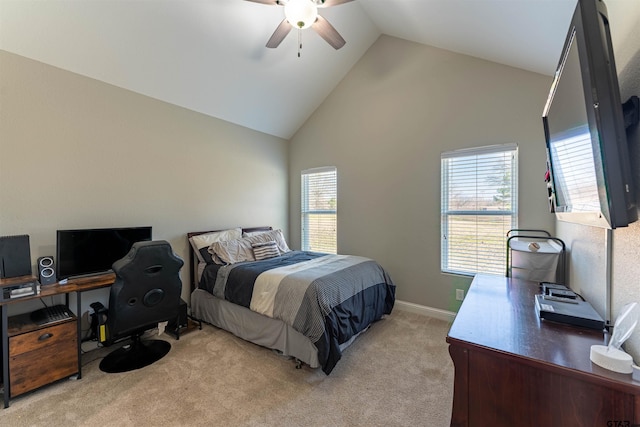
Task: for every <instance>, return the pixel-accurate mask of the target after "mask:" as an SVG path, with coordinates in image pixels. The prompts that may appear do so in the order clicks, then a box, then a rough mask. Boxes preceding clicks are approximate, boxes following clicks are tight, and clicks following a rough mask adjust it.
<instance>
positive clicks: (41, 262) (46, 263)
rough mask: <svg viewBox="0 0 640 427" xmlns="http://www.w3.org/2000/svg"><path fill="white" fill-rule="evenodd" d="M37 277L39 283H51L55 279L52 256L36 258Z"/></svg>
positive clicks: (54, 281)
mask: <svg viewBox="0 0 640 427" xmlns="http://www.w3.org/2000/svg"><path fill="white" fill-rule="evenodd" d="M38 279H39V280H40V284H41V285H43V286H44V285H52V284H54V283H56V282H57V280H56V267H55V265H54V263H53V257H52V256H42V257H40V258H38Z"/></svg>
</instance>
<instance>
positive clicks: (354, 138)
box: [289, 36, 554, 310]
mask: <svg viewBox="0 0 640 427" xmlns="http://www.w3.org/2000/svg"><path fill="white" fill-rule="evenodd" d="M550 83H551V78H550V77H548V76H542V75H539V74H534V73H530V72H526V71H522V70H518V69H515V68H511V67H506V66H502V65H499V64H496V63H492V62H487V61H483V60H479V59H475V58H471V57H468V56H464V55H459V54H456V53H452V52H449V51H445V50H441V49H437V48H433V47H429V46H424V45H420V44H416V43H412V42H408V41H404V40H400V39H397V38H393V37H389V36H382V37H380V38H379V39H378V41H377V42H376V43H374V45H373V46H372V47H371V48H370V49H369V51H368V52H367V53H366V54H365V55H364V56H363V57H362V58H361V60H360V61H359V62H358V63H357V64H356V65H355V66H354V68H353V69H352V70H351V71H350V72H349V74H347V76H346V77H345V78H344V80H343V81H342V82H341V83H340V84H339V85H338V86H337V88H336V89H335V90H334V91H333V93H331V95H330V96H329V97H328V98H327V99H326V100H325V101H324V103H323V104H322V105H321V106H320V107H319V108H318V110H316V112H315V113H314V114H313V115H312V116H311V118H310V119H309V120H308V121H307V122H306V123H305V124H304V126H303V127H302V128H301V129H300V130H299V131H298V132H297V133H296V135H295V136H294V138H293V139H292V141H291V148H290V163H289V170H290V211H289V214H290V230H291V232H290V241H291V243H292V245H293V246H294V247H299V245H300V231H299V230H300V172H301V171H302V170H304V169H308V168H312V167H318V166H329V165H331V166H336V167H337V170H338V252H340V253H345V254H358V255H363V256H369V257H372V258H374V259H376V260H377V261H378V262H380V264H382V265H383V266H384V267H385V268H387V269H388V270H389V272H390V274H391V276H392V278H393V279H394V281H395V282H396V284H397V286H398V291H397V292H398V293H397V297H398V298H399V299H401V300H404V301H407V302H411V303H415V304H419V305H424V306H429V307H433V308H438V309H444V310H457V308H458V307H459V302H458V301H455V289H456V288H463V289H466V288H467V287H468V285H469V283H470V278H468V277H464V276H455V275H445V274H442V273H441V272H440V153H441V152H443V151H449V150H454V149H459V148H467V147H475V146H483V145H492V144H503V143H511V142H515V143H517V144H518V146H519V156H520V177H519V178H520V201H519V209H520V226H521V227H526V228H544V229H548V230H549V231H551V232H553V231H554V229H553V227H554V222H553V216H552V215H551V214H549V213H548V208H547V202H546V198H545V186H544V183H543V176H544V170H545V151H544V132H543V128H542V120H541V115H542V108H543V106H544V102H545V100H546V96H547V93H548V89H549V85H550Z"/></svg>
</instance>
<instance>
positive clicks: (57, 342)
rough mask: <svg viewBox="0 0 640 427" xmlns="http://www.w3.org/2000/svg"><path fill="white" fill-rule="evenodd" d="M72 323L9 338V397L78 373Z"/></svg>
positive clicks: (74, 328) (73, 325)
mask: <svg viewBox="0 0 640 427" xmlns="http://www.w3.org/2000/svg"><path fill="white" fill-rule="evenodd" d="M76 327H77V325H76V322H66V323H62V324H58V325H55V326H50V327H46V328H42V329H39V330H37V331H33V332H29V333H26V334H22V335H16V336H15V337H11V338H10V339H9V384H10V386H11V397H13V396H17V395H19V394H22V393H26V392H28V391H31V390H34V389H36V388H38V387H41V386H43V385H45V384H49V383H51V382H54V381H57V380H60V379H63V378H66V377H69V376H71V375H73V374H76V373H78V346H77V343H78V341H77V335H76Z"/></svg>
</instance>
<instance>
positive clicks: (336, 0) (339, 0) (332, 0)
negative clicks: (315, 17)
mask: <svg viewBox="0 0 640 427" xmlns="http://www.w3.org/2000/svg"><path fill="white" fill-rule="evenodd" d="M249 1H253V0H249ZM351 1H353V0H324V1H323V2H322V3H321V4H319V5H318V7H330V6H338V5H340V4H343V3H349V2H351Z"/></svg>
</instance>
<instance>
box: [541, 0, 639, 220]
mask: <svg viewBox="0 0 640 427" xmlns="http://www.w3.org/2000/svg"><path fill="white" fill-rule="evenodd" d="M543 124H544V130H545V139H546V144H547V161H548V170H549V175H548V183H549V184H548V185H549V190H550V194H549V199H550V200H549V201H550V205H551V206H550V207H551V210H552V211H553V212H555V213H556V216H557V218H558V219H559V220H562V221H568V222H575V223H580V224H585V225H591V226H597V227H603V228H616V227H624V226H627V225H628V224H629V223H631V222H633V221H635V220H636V219H637V211H636V207H635V201H634V193H633V185H632V178H631V169H630V164H629V155H628V147H627V139H626V133H625V128H624V116H623V109H622V103H621V101H620V89H619V86H618V77H617V73H616V67H615V61H614V57H613V49H612V46H611V36H610V32H609V21H608V18H607V11H606V8H605V5H604V3H603V2H602V1H601V0H579V1H578V3H577V6H576V9H575V12H574V15H573V19H572V21H571V25H570V27H569V31H568V33H567V37H566V40H565V44H564V48H563V51H562V55H561V57H560V61H559V64H558V67H557V70H556V73H555V76H554V79H553V83H552V85H551V90H550V93H549V97H548V100H547V103H546V105H545V108H544V113H543Z"/></svg>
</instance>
